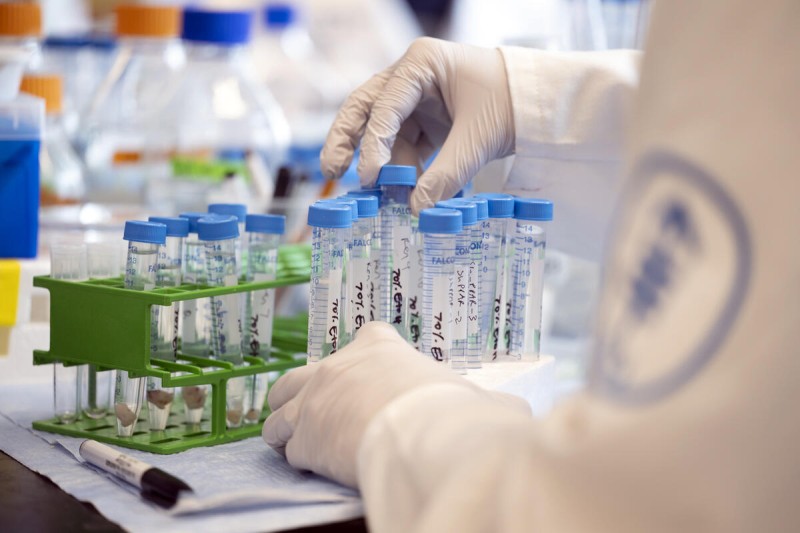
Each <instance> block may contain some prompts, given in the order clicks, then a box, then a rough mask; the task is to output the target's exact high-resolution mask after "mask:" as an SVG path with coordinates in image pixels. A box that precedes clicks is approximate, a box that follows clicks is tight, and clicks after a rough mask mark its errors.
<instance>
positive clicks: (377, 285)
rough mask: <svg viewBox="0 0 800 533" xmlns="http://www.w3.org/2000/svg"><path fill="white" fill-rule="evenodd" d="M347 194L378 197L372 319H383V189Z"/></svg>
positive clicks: (373, 243)
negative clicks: (381, 296) (381, 266)
mask: <svg viewBox="0 0 800 533" xmlns="http://www.w3.org/2000/svg"><path fill="white" fill-rule="evenodd" d="M347 196H352V197H359V196H374V197H375V198H377V199H378V207H379V209H378V215H377V216H376V217H375V222H374V231H373V232H372V240H371V242H370V249H369V256H370V272H371V275H370V282H369V293H370V305H371V307H370V320H381V314H380V313H381V309H380V295H381V294H382V293H381V290H382V289H381V281H382V278H381V270H380V262H381V213H380V205H381V189H380V188H379V187H373V188H366V189H356V190H354V191H349V192H348V193H347Z"/></svg>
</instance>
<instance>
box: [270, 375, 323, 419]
mask: <svg viewBox="0 0 800 533" xmlns="http://www.w3.org/2000/svg"><path fill="white" fill-rule="evenodd" d="M318 368H319V367H318V366H317V365H315V364H314V365H305V366H301V367H298V368H295V369H294V370H291V371H289V372H287V373H286V374H284V375H283V376H281V377H280V379H278V381H276V382H275V384H274V385H273V386H272V387H270V391H269V394H268V395H267V403H269V408H270V409H271V410H272V411H275V410H277V409H280V408H281V407H282V406H283V405H284V404H286V402H288V401H290V400H291V399H292V398H294V397H295V396H297V394H298V393H299V392H300V390H301V389H302V388H303V387H304V386H305V384H306V383H308V380H309V379H311V376H313V375H314V373H315V372H316V371H317V369H318Z"/></svg>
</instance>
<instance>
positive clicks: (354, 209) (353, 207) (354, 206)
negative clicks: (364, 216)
mask: <svg viewBox="0 0 800 533" xmlns="http://www.w3.org/2000/svg"><path fill="white" fill-rule="evenodd" d="M315 203H318V204H344V205H346V206H347V207H349V208H350V216H351V217H352V221H353V222H355V221H356V220H358V201H356V199H355V198H325V199H323V200H317V201H316V202H315Z"/></svg>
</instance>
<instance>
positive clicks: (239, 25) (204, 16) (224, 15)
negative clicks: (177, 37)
mask: <svg viewBox="0 0 800 533" xmlns="http://www.w3.org/2000/svg"><path fill="white" fill-rule="evenodd" d="M252 18H253V14H252V13H251V12H250V11H216V10H210V9H201V8H197V7H187V8H186V9H184V10H183V32H182V33H181V37H182V38H183V39H184V40H186V41H196V42H204V43H213V44H219V45H235V44H246V43H247V42H248V41H249V40H250V25H251V20H252Z"/></svg>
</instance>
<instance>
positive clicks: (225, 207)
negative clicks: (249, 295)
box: [208, 204, 247, 277]
mask: <svg viewBox="0 0 800 533" xmlns="http://www.w3.org/2000/svg"><path fill="white" fill-rule="evenodd" d="M208 212H209V213H212V214H214V215H221V216H229V217H236V221H237V223H238V224H239V237H237V238H236V241H235V242H236V275H237V276H239V277H241V276H242V273H244V272H247V250H246V249H245V244H244V242H243V240H242V237H244V233H245V228H244V225H245V221H246V219H247V206H246V205H244V204H208Z"/></svg>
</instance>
